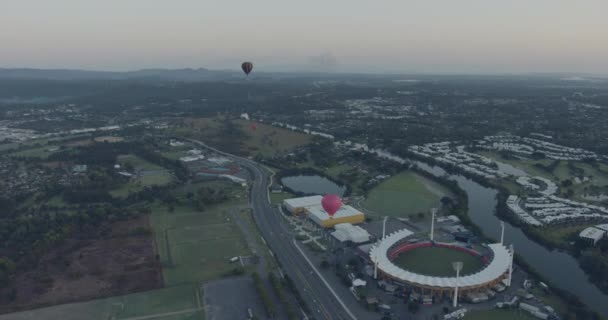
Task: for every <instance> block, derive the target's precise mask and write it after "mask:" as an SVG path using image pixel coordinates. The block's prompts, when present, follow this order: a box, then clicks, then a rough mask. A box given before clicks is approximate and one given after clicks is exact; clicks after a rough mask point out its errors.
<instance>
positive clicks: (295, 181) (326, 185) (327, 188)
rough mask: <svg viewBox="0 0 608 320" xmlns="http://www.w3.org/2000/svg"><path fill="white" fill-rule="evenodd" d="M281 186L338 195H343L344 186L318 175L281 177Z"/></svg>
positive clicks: (305, 191)
mask: <svg viewBox="0 0 608 320" xmlns="http://www.w3.org/2000/svg"><path fill="white" fill-rule="evenodd" d="M281 184H283V186H285V187H287V188H289V189H291V190H293V191H295V192H302V193H307V194H328V193H332V194H335V195H338V196H340V197H342V196H344V192H346V187H345V186H341V185H338V184H336V183H335V182H333V181H331V180H329V179H327V178H325V177H322V176H319V175H298V176H289V177H283V178H282V179H281Z"/></svg>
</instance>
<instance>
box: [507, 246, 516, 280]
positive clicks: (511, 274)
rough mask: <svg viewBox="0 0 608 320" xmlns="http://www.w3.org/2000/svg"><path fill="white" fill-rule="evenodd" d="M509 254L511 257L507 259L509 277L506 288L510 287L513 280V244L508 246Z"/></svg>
mask: <svg viewBox="0 0 608 320" xmlns="http://www.w3.org/2000/svg"><path fill="white" fill-rule="evenodd" d="M509 253H510V255H511V257H509V260H510V261H509V277H508V278H507V287H510V286H511V281H512V280H513V259H514V258H515V248H514V247H513V244H511V245H510V246H509Z"/></svg>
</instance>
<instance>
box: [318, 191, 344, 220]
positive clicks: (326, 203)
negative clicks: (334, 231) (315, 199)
mask: <svg viewBox="0 0 608 320" xmlns="http://www.w3.org/2000/svg"><path fill="white" fill-rule="evenodd" d="M321 205H322V206H323V209H325V211H327V214H329V217H330V218H332V217H333V216H334V214H336V212H338V210H340V207H341V206H342V200H341V199H340V197H338V196H337V195H335V194H328V195H325V196H324V197H323V199H321Z"/></svg>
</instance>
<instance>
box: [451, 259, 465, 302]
mask: <svg viewBox="0 0 608 320" xmlns="http://www.w3.org/2000/svg"><path fill="white" fill-rule="evenodd" d="M462 266H463V263H462V261H456V262H452V268H454V270H456V288H455V289H454V299H453V300H452V301H453V304H452V307H454V308H456V307H457V306H458V285H459V283H458V282H459V280H460V270H462Z"/></svg>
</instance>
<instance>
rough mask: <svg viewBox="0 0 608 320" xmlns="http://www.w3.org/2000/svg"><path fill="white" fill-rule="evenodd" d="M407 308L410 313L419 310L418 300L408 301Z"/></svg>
mask: <svg viewBox="0 0 608 320" xmlns="http://www.w3.org/2000/svg"><path fill="white" fill-rule="evenodd" d="M407 310H408V311H409V312H411V313H417V312H418V310H420V304H419V303H418V302H415V301H410V302H409V303H408V304H407Z"/></svg>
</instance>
